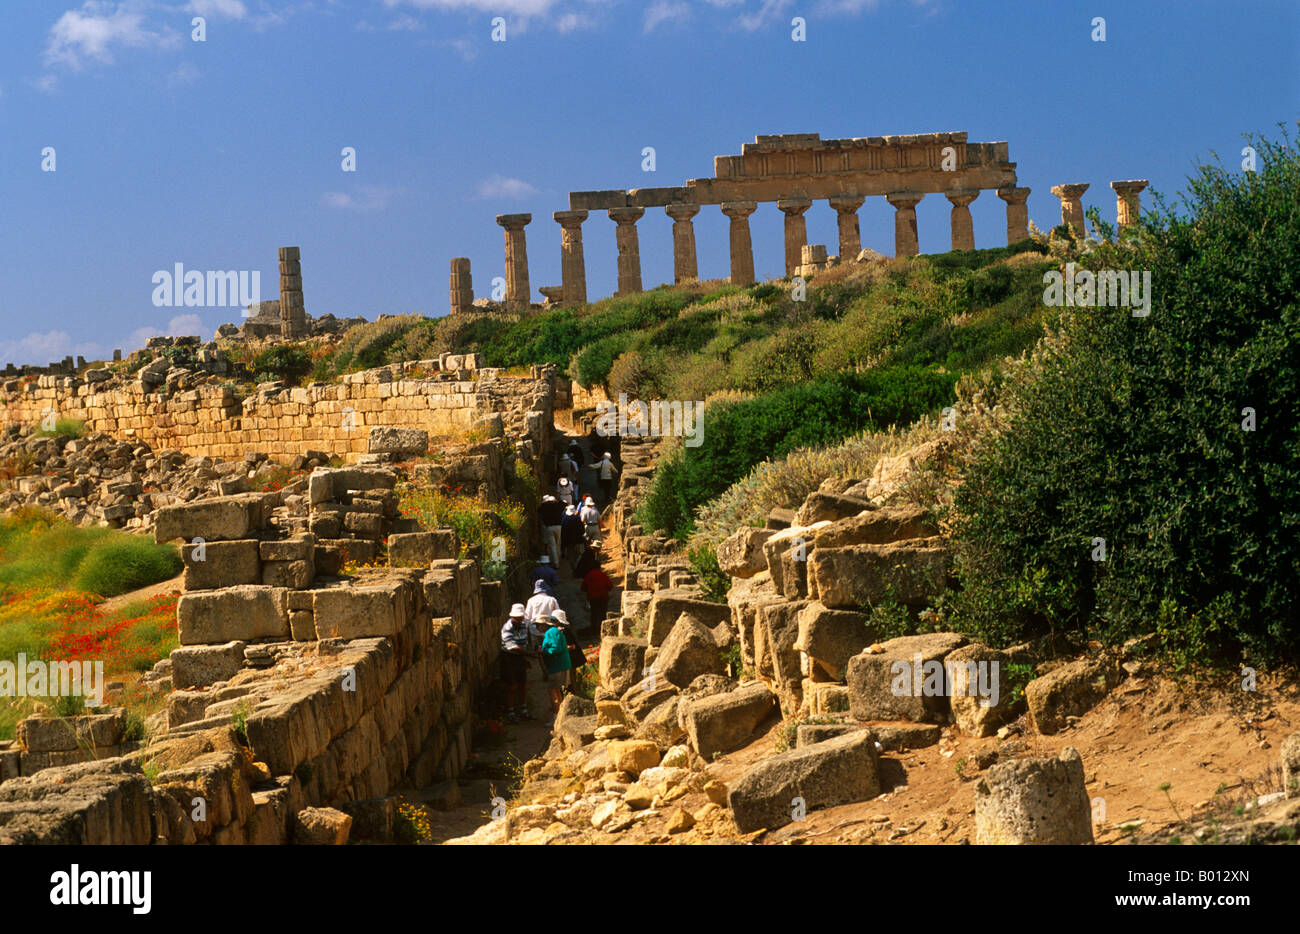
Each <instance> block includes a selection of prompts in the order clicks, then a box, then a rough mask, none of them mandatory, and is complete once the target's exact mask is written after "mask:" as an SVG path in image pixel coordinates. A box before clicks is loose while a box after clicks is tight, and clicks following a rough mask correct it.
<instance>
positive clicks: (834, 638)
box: [794, 602, 876, 681]
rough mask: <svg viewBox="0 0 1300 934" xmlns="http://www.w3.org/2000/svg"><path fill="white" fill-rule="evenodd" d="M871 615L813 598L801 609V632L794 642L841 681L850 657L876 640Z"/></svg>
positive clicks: (823, 668)
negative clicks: (811, 601)
mask: <svg viewBox="0 0 1300 934" xmlns="http://www.w3.org/2000/svg"><path fill="white" fill-rule="evenodd" d="M869 620H870V617H869V616H868V615H867V614H866V613H858V612H855V611H853V610H832V609H830V608H828V607H827V606H826V605H825V604H823V603H820V602H813V603H810V604H808V605H807V606H806V607H804V608H803V609H802V610H801V611H800V613H799V636H798V639H796V641H795V643H794V648H795V649H796V650H797V651H800V652H803V653H805V654H806V655H807V656H808V657H809V658H810V659H812V661H813V662H814V663H815V664H816V665H817V666H818V667H819V668H821V670H822V671H824V672H825V673H826V674H827V675H828V676H830V677H831V678H832V679H833V680H836V681H842V680H843V679H844V677H845V673H846V671H847V670H848V665H849V659H851V658H852V657H853V656H854V655H857V654H858V653H859V652H861V651H862V650H863V649H865V648H866V647H867V646H869V645H870V644H871V643H872V642H874V641H875V637H876V634H875V631H874V630H873V629H871V628H870V627H869V625H868V624H869Z"/></svg>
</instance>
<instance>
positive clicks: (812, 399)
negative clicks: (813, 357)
mask: <svg viewBox="0 0 1300 934" xmlns="http://www.w3.org/2000/svg"><path fill="white" fill-rule="evenodd" d="M955 381H956V376H955V375H954V374H950V373H943V372H939V371H934V370H923V369H920V368H914V367H905V368H898V369H889V370H878V371H871V372H866V373H839V374H836V375H834V376H829V377H825V378H822V379H819V380H814V381H810V382H806V383H800V384H798V385H794V386H788V387H785V388H783V389H779V390H776V391H774V392H769V393H766V394H764V395H762V396H758V397H756V398H753V399H746V400H740V401H735V402H725V403H715V404H713V405H710V406H708V408H707V409H706V410H705V413H704V416H703V419H702V422H701V425H702V437H703V443H702V444H700V445H699V446H698V447H686V446H685V445H683V446H680V447H678V448H675V449H674V450H673V451H672V453H671V454H669V455H668V456H666V457H665V458H663V459H662V460H661V461H660V462H659V464H658V465H657V467H656V470H655V476H654V479H653V481H652V482H651V485H650V489H649V491H648V492H647V494H646V498H645V501H644V503H643V504H642V507H641V512H640V518H641V521H642V524H644V525H647V526H649V527H650V528H661V529H665V530H667V531H668V532H670V533H672V534H678V533H684V532H687V531H689V530H690V527H691V523H692V521H693V517H694V514H695V510H696V509H697V508H698V507H699V506H701V505H702V504H704V503H706V502H708V501H709V500H711V499H713V498H714V497H715V496H717V495H719V494H720V493H722V492H723V491H725V490H726V489H727V488H728V487H729V486H731V484H733V483H735V482H736V481H738V480H740V479H741V478H743V477H745V476H746V475H747V474H748V473H749V472H750V471H751V470H753V469H754V468H755V467H756V466H758V465H759V464H761V463H763V462H764V461H766V460H768V459H770V458H774V457H780V456H781V455H783V454H785V453H787V452H788V451H792V450H794V449H795V448H800V447H810V446H814V445H825V444H830V443H831V442H834V441H838V440H840V439H842V438H845V437H847V436H848V435H851V434H853V433H854V432H857V431H861V430H863V429H864V428H869V427H883V426H886V425H900V424H907V423H909V422H912V421H914V420H915V419H916V418H918V417H919V416H921V415H922V414H924V413H926V412H928V411H930V410H932V409H935V408H938V407H939V406H941V405H943V404H944V403H945V402H946V401H948V400H949V399H950V398H951V396H952V387H953V384H954V382H955Z"/></svg>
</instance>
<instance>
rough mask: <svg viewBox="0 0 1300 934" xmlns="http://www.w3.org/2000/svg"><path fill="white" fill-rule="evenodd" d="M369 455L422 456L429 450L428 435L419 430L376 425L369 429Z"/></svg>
mask: <svg viewBox="0 0 1300 934" xmlns="http://www.w3.org/2000/svg"><path fill="white" fill-rule="evenodd" d="M369 449H370V453H371V454H406V455H409V454H423V453H425V452H426V451H428V450H429V433H428V432H427V431H425V430H423V429H421V428H390V427H385V426H383V425H376V426H374V427H373V428H371V429H370V439H369Z"/></svg>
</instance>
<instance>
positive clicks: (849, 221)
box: [829, 195, 866, 263]
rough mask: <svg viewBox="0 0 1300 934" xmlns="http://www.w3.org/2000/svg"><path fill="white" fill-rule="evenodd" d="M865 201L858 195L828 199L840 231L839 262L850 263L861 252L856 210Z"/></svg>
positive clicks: (860, 236)
mask: <svg viewBox="0 0 1300 934" xmlns="http://www.w3.org/2000/svg"><path fill="white" fill-rule="evenodd" d="M864 200H866V199H864V198H862V197H861V196H859V195H842V196H840V197H838V198H831V199H830V202H829V203H830V206H831V207H833V208H834V209H835V214H836V222H837V224H838V226H839V229H840V262H841V263H851V262H853V261H854V260H855V259H857V258H858V254H859V253H861V252H862V234H861V233H860V232H859V229H858V208H860V207H862V202H863V201H864Z"/></svg>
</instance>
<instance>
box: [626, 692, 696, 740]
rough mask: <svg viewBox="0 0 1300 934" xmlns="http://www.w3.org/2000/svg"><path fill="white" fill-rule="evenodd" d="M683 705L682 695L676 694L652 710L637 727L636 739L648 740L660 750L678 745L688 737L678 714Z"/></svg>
mask: <svg viewBox="0 0 1300 934" xmlns="http://www.w3.org/2000/svg"><path fill="white" fill-rule="evenodd" d="M681 704H682V699H681V695H678V694H674V695H673V696H672V697H670V698H668V700H666V701H664V702H663V703H662V704H660V705H659V706H657V707H655V708H654V709H653V710H651V711H650V712H649V713H648V714H646V716H645V718H644V719H643V720H642V721H641V725H640V726H638V727H637V731H636V734H635V735H636V738H637V739H648V740H650V742H652V743H654V744H655V745H657V746H658V747H659V748H660V749H668V748H669V747H671V746H673V745H675V744H676V743H678V742H679V741H680V740H681V739H682V737H684V736H685V735H686V729H685V728H684V727H683V726H682V724H681V717H680V715H679V713H678V711H679V710H680V707H681Z"/></svg>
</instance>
